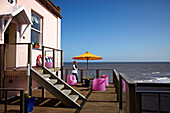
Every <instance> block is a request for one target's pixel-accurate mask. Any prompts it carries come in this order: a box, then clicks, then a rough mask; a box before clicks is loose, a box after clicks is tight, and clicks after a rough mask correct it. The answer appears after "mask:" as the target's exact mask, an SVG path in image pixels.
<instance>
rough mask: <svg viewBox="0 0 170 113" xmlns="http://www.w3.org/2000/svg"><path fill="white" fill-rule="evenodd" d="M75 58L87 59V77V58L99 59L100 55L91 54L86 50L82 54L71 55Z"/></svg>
mask: <svg viewBox="0 0 170 113" xmlns="http://www.w3.org/2000/svg"><path fill="white" fill-rule="evenodd" d="M73 59H75V60H87V77H88V60H101V59H103V58H102V57H99V56H97V55H94V54H91V53H89V52H88V51H87V52H86V53H84V54H81V55H79V56H76V57H73Z"/></svg>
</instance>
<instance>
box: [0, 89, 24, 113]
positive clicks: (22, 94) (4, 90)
mask: <svg viewBox="0 0 170 113" xmlns="http://www.w3.org/2000/svg"><path fill="white" fill-rule="evenodd" d="M8 91H19V92H20V113H25V101H24V100H25V99H24V89H7V88H0V92H5V98H4V102H5V103H4V104H5V106H4V113H7V101H8V100H7V94H8Z"/></svg>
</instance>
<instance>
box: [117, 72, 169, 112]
mask: <svg viewBox="0 0 170 113" xmlns="http://www.w3.org/2000/svg"><path fill="white" fill-rule="evenodd" d="M117 82H118V85H119V91H118V98H119V109H120V111H121V112H123V113H142V112H144V111H150V112H158V113H161V112H170V109H168V110H167V111H165V110H164V109H161V107H162V106H161V104H166V101H165V100H164V101H161V98H164V95H163V94H166V95H168V97H169V98H170V95H169V94H170V84H169V83H137V82H134V81H133V80H132V79H130V78H129V77H128V76H126V75H125V74H123V73H119V80H118V81H117ZM115 83H116V82H115ZM155 95H157V96H155ZM161 95H162V96H161ZM153 98H154V99H153ZM169 98H167V99H169ZM149 99H150V100H149ZM167 99H166V100H167ZM142 100H143V101H142ZM149 101H154V104H155V106H154V107H153V103H152V105H147V104H148V102H149ZM167 102H168V101H167ZM146 105H147V108H146V107H145V106H146ZM166 106H167V105H166ZM144 107H145V108H144ZM153 108H154V109H153Z"/></svg>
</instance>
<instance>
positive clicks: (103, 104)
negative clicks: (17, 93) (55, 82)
mask: <svg viewBox="0 0 170 113" xmlns="http://www.w3.org/2000/svg"><path fill="white" fill-rule="evenodd" d="M73 87H74V88H75V89H76V90H77V91H79V92H80V93H81V94H82V95H84V96H86V97H87V98H88V101H83V100H78V101H77V102H78V103H79V104H81V106H83V108H82V109H76V108H68V107H66V106H65V105H64V104H62V103H61V102H60V101H58V100H57V99H55V97H54V96H53V95H52V94H50V93H49V92H48V91H45V98H41V91H42V90H41V89H36V90H34V91H33V96H35V97H36V101H35V107H34V111H33V113H56V112H57V113H119V102H118V101H117V93H116V92H115V87H114V84H110V85H109V86H107V87H106V91H88V90H85V91H81V90H82V89H87V88H85V87H83V86H81V85H80V84H79V85H78V86H73ZM19 104H20V100H19V97H15V98H13V99H10V100H9V101H8V112H7V113H19V112H20V111H19V109H20V107H19ZM3 106H4V105H3V104H0V113H3V112H4V109H3V108H4V107H3Z"/></svg>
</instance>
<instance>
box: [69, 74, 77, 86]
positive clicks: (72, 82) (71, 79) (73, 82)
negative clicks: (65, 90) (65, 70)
mask: <svg viewBox="0 0 170 113" xmlns="http://www.w3.org/2000/svg"><path fill="white" fill-rule="evenodd" d="M67 84H69V85H77V80H76V77H75V76H74V75H67Z"/></svg>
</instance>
